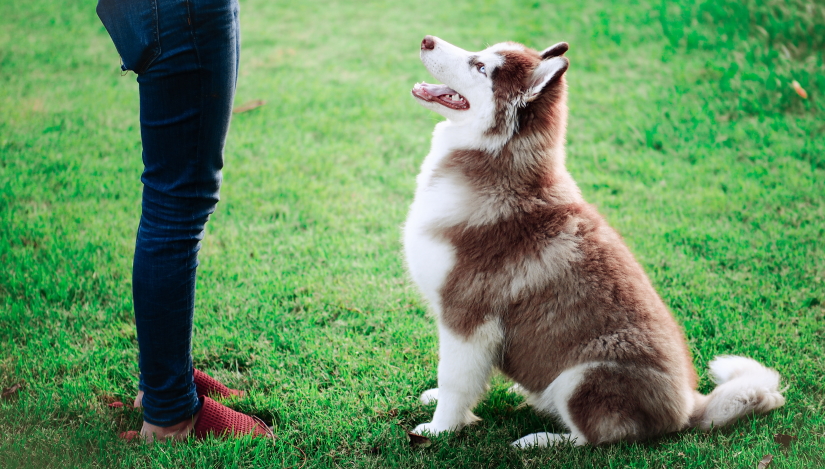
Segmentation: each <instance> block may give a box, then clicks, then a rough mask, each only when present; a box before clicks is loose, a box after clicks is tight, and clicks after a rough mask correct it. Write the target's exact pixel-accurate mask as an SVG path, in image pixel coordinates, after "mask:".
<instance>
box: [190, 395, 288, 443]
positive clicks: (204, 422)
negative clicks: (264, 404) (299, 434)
mask: <svg viewBox="0 0 825 469" xmlns="http://www.w3.org/2000/svg"><path fill="white" fill-rule="evenodd" d="M193 433H194V435H195V438H199V439H204V438H206V437H207V436H209V435H215V436H218V437H231V436H241V435H252V436H253V437H264V438H270V439H273V440H274V439H275V434H274V433H273V432H272V429H271V428H269V427H268V426H267V425H266V424H265V423H264V422H263V420H261V419H259V418H258V417H254V416H251V415H246V414H242V413H240V412H236V411H234V410H232V409H230V408H229V407H226V406H224V405H222V404H220V403H218V402H217V401H215V400H213V399H210V398H209V397H206V396H204V398H203V407H201V411H200V415H199V416H198V421H197V422H195V428H194V429H193Z"/></svg>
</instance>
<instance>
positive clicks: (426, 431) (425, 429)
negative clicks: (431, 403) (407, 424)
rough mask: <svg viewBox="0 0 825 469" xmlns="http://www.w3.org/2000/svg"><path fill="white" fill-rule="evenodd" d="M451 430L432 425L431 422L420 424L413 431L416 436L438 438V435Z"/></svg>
mask: <svg viewBox="0 0 825 469" xmlns="http://www.w3.org/2000/svg"><path fill="white" fill-rule="evenodd" d="M451 430H452V429H451V428H445V427H442V426H439V425H436V424H434V423H433V422H427V423H422V424H421V425H418V426H417V427H415V428H414V429H413V431H412V432H413V433H415V434H416V435H429V436H438V435H439V434H440V433H443V432H446V431H451Z"/></svg>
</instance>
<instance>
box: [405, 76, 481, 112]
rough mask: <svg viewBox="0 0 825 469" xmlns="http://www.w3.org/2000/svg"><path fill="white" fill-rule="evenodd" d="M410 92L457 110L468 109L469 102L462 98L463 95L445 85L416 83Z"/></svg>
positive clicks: (419, 97)
mask: <svg viewBox="0 0 825 469" xmlns="http://www.w3.org/2000/svg"><path fill="white" fill-rule="evenodd" d="M412 94H413V96H415V97H416V98H418V99H423V100H424V101H429V102H437V103H439V104H441V105H444V106H447V107H448V108H450V109H455V110H457V111H464V110H466V109H470V103H468V102H467V100H466V99H464V96H461V95H460V94H458V92H457V91H455V90H454V89H452V88H450V87H448V86H446V85H431V84H429V83H424V82H422V83H416V84H415V86H414V87H413V89H412Z"/></svg>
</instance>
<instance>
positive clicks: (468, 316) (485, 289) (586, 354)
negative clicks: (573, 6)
mask: <svg viewBox="0 0 825 469" xmlns="http://www.w3.org/2000/svg"><path fill="white" fill-rule="evenodd" d="M567 50H568V45H567V44H566V43H563V42H562V43H559V44H556V45H554V46H552V47H549V48H547V49H545V50H543V51H541V52H538V51H536V50H533V49H530V48H527V47H525V46H523V45H521V44H517V43H512V42H507V43H501V44H496V45H494V46H491V47H488V48H487V49H484V50H482V51H481V52H468V51H466V50H463V49H461V48H459V47H457V46H454V45H452V44H450V43H448V42H446V41H444V40H443V39H439V38H437V37H433V36H426V37H425V38H424V40H423V41H422V42H421V61H422V62H423V63H424V66H425V67H426V68H427V70H428V71H429V73H430V74H431V75H432V76H433V77H435V79H436V80H438V81H440V82H442V83H443V84H441V85H434V84H428V83H418V84H416V85H415V87H414V88H413V89H412V95H413V96H414V97H415V99H416V100H417V101H418V103H420V104H421V105H423V106H424V107H426V108H428V109H431V110H433V111H435V112H437V113H439V114H441V115H442V116H443V117H445V118H446V119H447V120H446V121H443V122H440V123H439V124H437V125H436V126H435V130H434V131H433V136H432V144H431V148H430V152H429V154H428V155H427V157H426V158H425V160H424V162H423V164H422V166H421V172H420V174H419V175H418V177H417V180H416V183H417V188H416V192H415V198H414V201H413V203H412V205H411V207H410V211H409V215H408V218H407V221H406V223H405V225H404V228H403V231H404V234H403V242H404V251H405V257H406V263H407V268H408V270H409V274H410V276H411V278H412V280H413V281H414V282H415V283H416V284H417V286H418V288H419V289H420V291H421V293H422V295H423V296H424V297H425V299H426V300H427V302H428V303H429V305H430V307H431V309H432V311H433V313H434V315H435V317H436V318H437V323H438V334H439V356H440V358H439V364H438V388H437V389H431V390H428V391H426V392H424V393H423V394H422V396H421V400H422V402H424V403H429V402H433V401H437V405H436V409H435V414H434V415H433V418H432V421H431V422H427V423H422V424H420V425H418V426H417V427H416V428H415V429H414V430H413V432H414V433H425V434H429V435H438V434H440V433H442V432H450V431H457V430H459V429H461V428H462V427H464V426H465V425H468V424H471V423H473V422H475V421H477V420H478V418H477V417H476V416H475V415H474V414H473V412H472V409H473V407H474V406H475V405H476V404H477V402H478V400H479V399H480V397H481V396H482V394H483V393H484V392H485V391H486V389H487V387H488V383H489V379H490V375H491V373H492V371H493V369H494V368H497V369H498V370H500V371H501V372H502V373H503V374H504V375H505V376H507V377H508V378H510V379H512V380H513V381H514V382H515V383H516V384H515V385H514V387H513V388H512V389H513V390H514V391H516V392H519V393H521V394H523V395H524V396H525V399H526V401H527V403H528V404H530V405H531V406H533V407H534V408H535V409H537V410H538V411H539V412H542V413H545V414H550V415H553V416H556V417H557V418H558V419H560V420H561V422H562V423H563V424H564V425H565V426H566V427H567V428H568V429H569V433H566V434H555V433H533V434H530V435H527V436H525V437H523V438H521V439H519V440H516V441H515V442H513V443H512V444H513V445H514V446H517V447H522V448H524V447H529V446H549V445H553V444H557V443H559V442H572V443H573V444H575V445H583V444H593V445H599V444H606V443H612V442H617V441H637V440H643V439H648V438H651V437H655V436H657V435H662V434H665V433H670V432H675V431H679V430H684V429H687V428H691V427H699V428H701V429H710V428H711V427H712V426H714V427H719V426H724V425H727V424H729V423H731V422H734V421H735V420H737V419H738V418H740V417H742V416H744V415H747V414H751V413H763V412H767V411H769V410H771V409H775V408H777V407H780V406H782V405H783V404H784V403H785V398H784V397H783V396H782V394H781V391H780V390H779V389H778V388H779V374H778V373H777V372H776V371H774V370H772V369H769V368H766V367H764V366H763V365H761V364H759V363H758V362H756V361H754V360H752V359H749V358H744V357H736V356H723V357H717V358H716V359H715V360H713V361H712V362H711V364H710V372H711V375H712V376H713V378H714V380H715V382H716V383H717V384H718V386H717V387H716V388H715V389H714V391H713V392H711V393H710V394H709V395H702V394H700V393H699V392H698V391H697V390H696V387H697V381H698V377H697V374H696V371H695V369H694V367H693V364H692V361H691V356H690V353H689V351H688V346H687V343H686V340H685V336H684V333H683V332H682V329H681V327H680V326H679V325H678V324H677V322H676V320H675V319H674V317H673V316H672V314H671V313H670V311H669V310H668V308H667V307H666V306H665V304H664V302H663V301H662V300H661V298H660V297H659V296H658V294H657V293H656V291H655V290H654V288H653V286H652V284H651V282H650V280H649V279H648V277H647V275H646V274H645V273H644V271H643V270H642V268H641V266H640V265H639V264H638V263H637V262H636V260H635V259H634V257H633V255H632V254H631V253H630V251H629V249H628V248H627V247H626V245H625V244H624V241H623V240H622V238H621V237H620V236H619V235H618V234H617V233H616V231H614V230H613V229H612V228H610V226H608V224H607V223H606V221H605V220H604V218H603V217H602V216H601V215H600V214H599V213H598V212H597V211H596V209H595V208H594V207H593V206H591V205H589V204H587V203H586V202H585V201H584V200H583V198H582V195H581V192H580V191H579V189H578V187H577V186H576V183H575V182H574V181H573V179H572V177H571V176H570V174H569V173H568V171H567V170H566V168H565V151H564V143H565V133H566V127H567V114H568V111H567V84H566V78H565V72H566V71H567V69H568V66H569V61H568V59H567V58H566V57H565V56H564V54H565V52H567Z"/></svg>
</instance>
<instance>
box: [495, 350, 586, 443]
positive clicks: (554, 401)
mask: <svg viewBox="0 0 825 469" xmlns="http://www.w3.org/2000/svg"><path fill="white" fill-rule="evenodd" d="M592 366H593V365H592V364H583V365H579V366H575V367H573V368H570V369H568V370H565V371H564V372H562V373H561V374H560V375H559V376H558V377H557V378H556V379H555V380H554V381H553V382H552V383H550V385H549V386H547V388H546V389H545V390H544V391H542V392H541V393H537V394H533V393H526V394H525V397H526V399H527V403H528V404H530V406H532V407H534V408H535V409H536V410H538V411H539V412H541V413H544V414H551V415H556V416H558V417H559V418H560V420H562V422H564V424H565V425H566V426H567V427H568V428H569V429H570V433H546V432H541V433H531V434H529V435H527V436H524V437H522V438H519V439H518V440H516V441H514V442H512V443H511V445H512V446H515V447H516V448H530V447H534V446H539V447H544V446H554V445H557V444H559V443H568V442H569V443H573V444H574V445H576V446H580V445H584V444H586V443H587V439H586V438H585V436H584V433H582V432H581V431H580V430H579V429H578V428H577V427H576V425H575V424H574V423H573V422H572V420H571V419H570V412H569V410H568V408H567V402H568V401H569V400H570V397H571V396H572V395H573V393H574V392H575V391H576V389H577V388H578V387H579V384H580V383H581V382H582V379H583V377H584V375H585V374H586V373H587V371H588V370H589V369H590V368H591V367H592ZM516 386H518V385H516ZM514 387H515V386H514Z"/></svg>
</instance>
